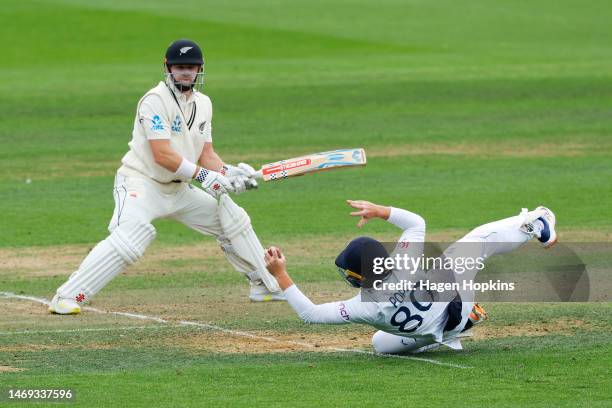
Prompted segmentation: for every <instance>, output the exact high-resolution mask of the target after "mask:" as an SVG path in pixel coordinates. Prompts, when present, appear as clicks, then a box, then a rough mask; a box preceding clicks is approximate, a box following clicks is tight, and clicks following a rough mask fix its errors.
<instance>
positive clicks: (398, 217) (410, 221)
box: [346, 200, 425, 242]
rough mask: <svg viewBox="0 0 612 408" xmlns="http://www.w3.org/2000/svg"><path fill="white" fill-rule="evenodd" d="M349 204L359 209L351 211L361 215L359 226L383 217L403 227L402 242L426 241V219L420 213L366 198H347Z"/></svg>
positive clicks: (353, 213)
mask: <svg viewBox="0 0 612 408" xmlns="http://www.w3.org/2000/svg"><path fill="white" fill-rule="evenodd" d="M346 202H347V203H348V205H350V206H351V207H353V208H355V209H357V210H359V211H353V212H352V213H351V215H352V216H354V217H360V219H359V222H358V223H357V227H358V228H361V227H363V226H364V225H365V224H366V223H367V222H368V221H369V220H371V219H372V218H381V219H383V220H387V221H389V222H390V223H391V224H393V225H395V226H396V227H398V228H401V229H402V230H403V231H404V232H403V233H402V236H401V238H400V239H399V241H400V242H424V241H425V220H424V219H423V217H421V216H420V215H418V214H415V213H413V212H410V211H407V210H402V209H401V208H394V207H385V206H382V205H378V204H374V203H371V202H369V201H365V200H346Z"/></svg>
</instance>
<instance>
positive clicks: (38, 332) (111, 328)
mask: <svg viewBox="0 0 612 408" xmlns="http://www.w3.org/2000/svg"><path fill="white" fill-rule="evenodd" d="M172 327H183V326H182V325H178V324H175V325H166V324H164V325H161V324H156V325H153V324H152V325H149V326H121V327H90V328H84V329H56V330H21V331H10V332H0V336H11V335H14V334H55V333H84V332H103V331H128V330H143V329H156V330H159V329H164V328H172Z"/></svg>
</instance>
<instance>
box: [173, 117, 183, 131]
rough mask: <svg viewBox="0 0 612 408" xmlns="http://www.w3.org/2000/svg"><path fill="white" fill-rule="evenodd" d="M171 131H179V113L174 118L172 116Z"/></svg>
mask: <svg viewBox="0 0 612 408" xmlns="http://www.w3.org/2000/svg"><path fill="white" fill-rule="evenodd" d="M172 131H173V132H180V131H181V117H180V116H179V115H176V118H174V121H173V122H172Z"/></svg>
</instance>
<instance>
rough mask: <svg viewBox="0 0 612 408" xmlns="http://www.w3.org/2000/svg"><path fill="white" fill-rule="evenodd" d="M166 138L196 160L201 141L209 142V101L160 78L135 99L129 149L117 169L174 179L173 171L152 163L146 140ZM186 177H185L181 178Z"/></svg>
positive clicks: (159, 180)
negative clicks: (139, 97) (138, 99)
mask: <svg viewBox="0 0 612 408" xmlns="http://www.w3.org/2000/svg"><path fill="white" fill-rule="evenodd" d="M160 139H166V140H170V146H171V147H172V148H173V149H174V150H175V151H176V152H177V153H178V154H180V155H181V156H183V157H184V158H186V159H187V160H189V161H191V162H193V163H197V162H198V159H199V158H200V155H201V154H202V149H203V148H204V144H205V143H211V142H212V103H211V101H210V98H208V96H206V95H204V94H202V93H200V92H198V91H193V92H192V94H191V95H190V96H189V97H187V96H186V95H185V94H183V93H181V92H179V91H178V90H177V89H176V87H175V86H174V85H173V84H169V83H167V82H160V83H159V84H158V85H157V86H156V87H154V88H152V89H151V90H149V91H148V92H147V93H146V94H145V95H144V96H143V97H142V98H141V99H140V101H139V102H138V108H137V111H136V117H135V119H134V130H133V132H132V140H131V141H130V143H129V147H130V150H129V151H128V152H127V153H126V155H125V156H124V157H123V159H122V160H121V162H122V164H123V165H122V166H121V168H120V169H119V172H120V173H121V172H122V173H126V174H134V173H137V174H139V175H143V176H145V177H148V178H151V179H153V180H155V181H158V182H160V183H169V182H171V181H173V180H176V179H177V177H176V176H175V175H174V173H173V172H171V171H168V170H166V169H165V168H164V167H162V166H160V165H158V164H157V163H155V160H154V158H153V153H152V151H151V146H150V144H149V141H150V140H160ZM182 181H189V180H186V179H185V180H182Z"/></svg>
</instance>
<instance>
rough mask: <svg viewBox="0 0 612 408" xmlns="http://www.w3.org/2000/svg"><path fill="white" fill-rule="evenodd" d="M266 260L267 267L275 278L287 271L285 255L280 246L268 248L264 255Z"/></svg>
mask: <svg viewBox="0 0 612 408" xmlns="http://www.w3.org/2000/svg"><path fill="white" fill-rule="evenodd" d="M264 260H265V261H266V269H268V272H270V274H271V275H272V276H274V277H275V278H277V279H278V278H279V277H280V276H281V275H284V274H286V273H287V269H286V262H285V255H283V253H282V252H281V250H280V248H277V247H270V248H268V249H267V250H266V253H265V255H264Z"/></svg>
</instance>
